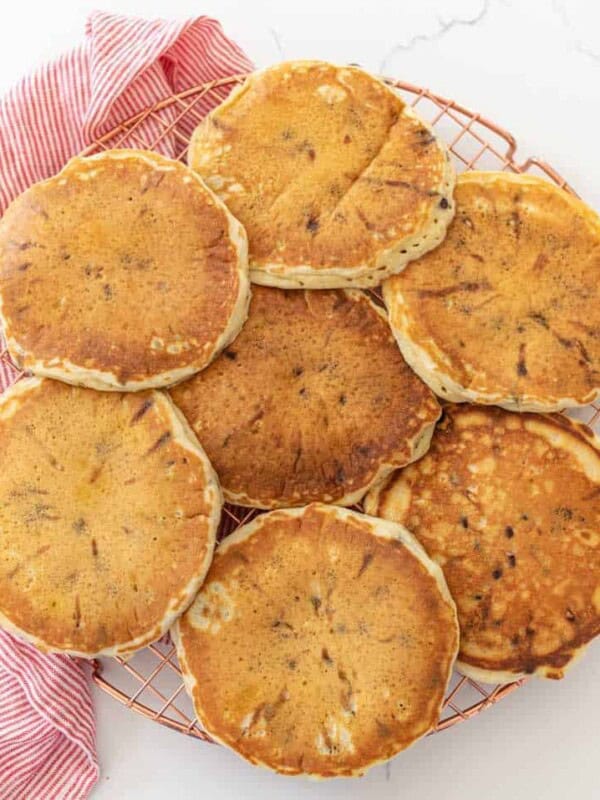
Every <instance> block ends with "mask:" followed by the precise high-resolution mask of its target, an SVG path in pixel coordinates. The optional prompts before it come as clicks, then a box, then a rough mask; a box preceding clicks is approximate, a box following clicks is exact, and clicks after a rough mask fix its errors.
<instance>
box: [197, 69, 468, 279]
mask: <svg viewBox="0 0 600 800" xmlns="http://www.w3.org/2000/svg"><path fill="white" fill-rule="evenodd" d="M188 162H189V164H190V166H191V167H192V168H193V169H195V170H197V171H198V172H199V173H200V174H201V175H202V177H203V178H204V179H205V181H206V182H207V183H208V185H209V186H210V187H211V188H212V189H213V190H214V191H215V192H217V194H218V195H219V196H220V197H221V198H222V199H223V200H224V201H225V202H226V203H227V205H228V207H229V208H230V209H231V211H232V212H233V213H234V214H235V215H236V217H237V218H238V219H239V220H240V221H241V222H242V223H243V224H244V225H245V227H246V229H247V232H248V239H249V251H250V269H251V272H250V277H251V279H252V280H253V281H254V282H255V283H260V284H263V285H267V286H278V287H281V288H284V289H285V288H298V287H300V288H302V287H305V288H309V289H328V288H338V287H342V288H343V287H348V286H353V287H367V286H376V285H378V284H379V283H381V281H382V280H383V279H384V278H386V277H388V276H389V275H393V274H395V273H397V272H400V270H402V269H403V268H404V267H405V265H406V264H407V263H408V262H409V261H411V260H412V259H414V258H418V257H419V256H420V255H422V254H423V253H425V252H427V251H428V250H431V248H432V247H435V246H436V245H437V244H439V242H440V241H441V240H442V238H443V237H444V234H445V231H446V227H447V225H448V223H449V222H450V220H451V218H452V215H453V213H454V203H453V202H452V191H453V187H454V170H453V167H452V165H451V163H450V159H449V155H448V152H447V150H446V148H445V146H444V145H443V144H442V143H441V142H440V141H439V140H438V139H437V137H436V135H435V134H434V133H433V131H432V130H431V128H430V127H429V125H427V123H425V122H423V121H422V120H420V119H419V118H418V117H417V116H416V114H415V113H414V112H413V111H412V109H411V108H410V107H407V106H406V104H405V103H404V102H403V100H402V99H401V98H400V96H399V95H398V94H397V93H396V92H394V91H393V90H392V89H390V88H389V87H388V86H386V85H385V84H384V83H383V82H382V81H380V80H378V79H377V78H375V77H373V76H371V75H369V74H367V73H366V72H363V71H362V70H360V69H357V68H356V67H337V66H333V65H332V64H327V63H324V62H321V61H292V62H288V63H284V64H278V65H276V66H274V67H269V68H268V69H265V70H262V71H261V72H256V73H254V74H253V75H251V76H250V77H249V78H247V80H246V81H245V83H244V84H243V85H242V86H241V87H240V88H238V89H237V90H235V91H233V92H232V93H231V94H230V95H229V97H228V98H227V100H225V102H224V103H222V104H221V105H220V106H219V107H218V108H216V109H215V110H214V111H213V112H212V113H211V114H209V115H208V117H206V119H205V120H204V121H203V122H202V123H201V124H200V126H199V127H198V128H197V129H196V131H195V132H194V134H193V136H192V140H191V144H190V149H189V156H188Z"/></svg>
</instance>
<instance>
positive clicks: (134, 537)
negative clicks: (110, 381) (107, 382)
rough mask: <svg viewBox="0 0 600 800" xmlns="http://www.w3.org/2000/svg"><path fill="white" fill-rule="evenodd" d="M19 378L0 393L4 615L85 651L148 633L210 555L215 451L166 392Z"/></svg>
mask: <svg viewBox="0 0 600 800" xmlns="http://www.w3.org/2000/svg"><path fill="white" fill-rule="evenodd" d="M18 387H19V388H18V391H17V393H16V394H12V399H8V398H7V397H5V398H3V401H2V404H1V405H0V454H1V455H0V624H5V625H7V626H8V627H9V629H13V627H16V628H17V629H18V631H19V632H20V633H24V634H25V635H26V636H28V637H29V638H31V639H32V640H33V641H34V642H35V643H36V644H38V645H39V646H41V647H42V648H44V649H63V650H70V651H74V652H77V653H80V654H83V655H94V654H96V653H99V652H105V653H106V654H111V655H114V654H116V653H118V652H122V651H123V650H129V649H135V648H137V647H141V646H143V645H145V644H148V643H149V642H151V641H153V640H154V639H156V638H158V637H159V636H160V635H161V634H162V633H164V632H165V630H166V628H167V627H168V626H169V625H170V624H171V623H172V621H173V619H174V616H175V615H176V613H177V612H179V613H180V612H181V611H183V609H184V608H185V607H186V606H187V604H188V603H189V602H190V601H191V599H192V598H193V596H194V594H195V591H197V588H198V586H199V584H200V581H201V579H202V577H203V576H204V574H205V572H206V570H207V569H208V564H209V563H210V558H211V555H212V548H213V545H214V537H215V529H216V525H217V524H218V518H219V512H220V493H219V488H218V485H217V483H216V481H215V477H214V473H213V472H212V470H211V468H210V464H209V463H208V461H207V459H206V457H205V456H204V454H203V453H202V451H201V450H200V448H199V447H198V445H197V443H196V444H194V443H193V438H191V439H190V440H189V443H188V442H187V440H186V439H185V438H184V437H182V430H183V429H182V427H181V423H179V422H177V419H176V417H175V416H174V415H175V413H176V412H175V410H174V409H173V407H172V405H171V403H170V402H169V400H168V397H167V396H166V395H164V394H162V393H158V392H144V393H142V394H117V393H106V392H102V393H100V392H93V391H91V390H87V389H78V388H75V387H71V386H67V385H65V384H62V383H59V382H55V381H50V380H43V381H39V380H38V379H32V380H31V381H28V382H25V383H24V384H23V385H18ZM23 389H25V392H24V393H23ZM8 397H10V395H9V396H8ZM190 436H191V434H190Z"/></svg>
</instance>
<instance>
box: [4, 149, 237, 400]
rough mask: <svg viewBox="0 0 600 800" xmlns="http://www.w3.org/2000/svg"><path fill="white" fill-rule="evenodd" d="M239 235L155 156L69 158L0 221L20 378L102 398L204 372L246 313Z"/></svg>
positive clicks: (211, 200)
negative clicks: (32, 376)
mask: <svg viewBox="0 0 600 800" xmlns="http://www.w3.org/2000/svg"><path fill="white" fill-rule="evenodd" d="M248 298H249V286H248V275H247V243H246V237H245V232H244V230H243V228H242V226H241V225H240V224H239V223H238V222H237V220H235V219H233V217H232V216H231V214H230V213H229V212H228V211H227V209H226V208H225V206H224V205H223V204H222V203H221V201H220V200H218V198H216V197H215V196H214V195H213V194H212V192H210V191H209V190H208V189H207V188H206V186H205V185H204V184H203V183H202V181H201V180H200V178H198V176H197V175H195V174H194V173H193V172H192V171H191V170H189V169H188V168H187V167H185V166H184V165H183V164H180V163H178V162H176V161H171V160H169V159H167V158H164V157H163V156H160V155H157V154H156V153H150V152H143V151H136V150H111V151H107V152H105V153H100V154H99V155H96V156H92V157H90V158H73V159H72V160H71V161H69V163H68V164H67V165H66V166H65V168H64V169H63V170H62V171H61V172H59V174H58V175H56V176H55V177H53V178H50V179H49V180H46V181H43V182H42V183H38V184H36V185H35V186H32V187H31V188H30V189H28V190H27V191H26V192H25V193H24V194H22V195H21V196H20V197H18V198H17V199H16V200H15V201H14V202H13V203H12V205H11V206H10V207H9V208H8V210H7V211H6V213H5V215H4V217H3V219H2V221H1V222H0V322H3V323H4V328H5V332H6V338H7V342H8V347H9V350H10V354H11V356H12V358H13V360H14V361H15V362H16V363H17V364H18V365H19V366H20V367H22V368H23V369H26V370H31V371H32V372H34V373H36V374H38V375H43V376H48V377H52V378H58V379H59V380H63V381H66V382H68V383H74V384H78V385H82V386H88V387H91V388H94V389H101V390H116V391H138V390H141V389H148V388H152V387H159V386H167V385H171V384H173V383H176V382H177V381H180V380H183V379H184V378H186V377H189V376H190V375H193V374H194V373H195V372H197V371H198V370H200V369H202V368H203V367H205V366H206V365H207V364H208V363H209V362H210V361H211V360H212V359H213V358H214V356H215V355H216V354H217V353H218V352H220V350H221V349H222V348H223V347H224V346H225V345H226V344H228V342H229V341H231V339H233V338H234V336H235V335H236V334H237V332H238V331H239V329H240V327H241V326H242V324H243V322H244V320H245V318H246V313H247V307H248Z"/></svg>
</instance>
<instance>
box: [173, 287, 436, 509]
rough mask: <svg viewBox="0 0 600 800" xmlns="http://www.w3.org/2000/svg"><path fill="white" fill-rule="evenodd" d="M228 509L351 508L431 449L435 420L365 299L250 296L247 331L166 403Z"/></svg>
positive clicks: (264, 291)
mask: <svg viewBox="0 0 600 800" xmlns="http://www.w3.org/2000/svg"><path fill="white" fill-rule="evenodd" d="M172 397H173V399H174V401H175V403H176V404H177V405H178V406H179V408H180V409H181V410H182V411H183V413H184V414H185V416H186V418H187V419H188V422H189V423H190V425H191V426H192V428H193V429H194V431H195V432H196V434H197V435H198V437H199V439H200V441H201V442H202V444H203V446H204V447H205V448H206V452H207V453H208V456H209V458H210V460H211V462H212V464H213V466H214V467H215V470H216V471H217V474H218V475H219V480H220V481H221V485H222V486H223V490H224V492H225V495H226V497H227V499H228V500H230V501H231V502H233V503H238V504H240V505H245V506H256V507H258V508H275V507H281V506H283V507H285V506H297V505H304V504H305V503H308V502H311V501H313V500H321V501H324V502H335V503H337V504H339V505H352V504H353V503H356V502H358V501H359V500H360V498H361V497H362V496H363V495H364V493H365V492H366V491H367V489H368V487H369V486H371V485H372V484H373V483H374V482H375V481H377V480H380V479H381V478H383V477H384V476H385V475H386V474H387V473H388V472H390V471H391V470H392V469H393V468H394V466H402V465H404V464H407V463H408V462H409V461H412V460H413V459H415V458H418V457H419V456H420V455H421V454H422V453H423V452H425V450H426V449H427V447H428V446H429V440H430V439H431V434H432V432H433V427H434V425H435V422H436V420H437V419H438V417H439V414H440V409H439V406H438V404H437V401H436V400H435V397H434V396H433V394H432V393H431V392H430V391H429V389H428V388H427V387H426V386H425V385H424V384H423V383H421V381H420V380H419V379H418V378H417V377H416V376H415V375H414V373H413V372H412V371H411V370H410V369H409V368H408V366H407V365H406V363H405V362H404V360H403V358H402V356H401V355H400V352H399V350H398V348H397V346H396V343H395V342H394V338H393V336H392V334H391V332H390V329H389V326H388V324H387V322H386V319H385V316H384V314H383V312H382V311H381V310H380V309H379V308H377V306H375V305H374V303H373V302H372V301H371V300H370V299H369V298H368V297H367V296H366V295H365V294H363V293H362V292H357V291H347V290H338V291H325V290H322V291H285V290H281V289H268V288H264V287H255V289H254V291H253V296H252V302H251V304H250V314H249V318H248V322H247V323H246V325H245V326H244V328H243V330H242V332H241V333H240V335H239V336H238V337H237V339H236V340H235V342H233V344H232V345H231V346H230V347H229V348H227V349H226V350H225V352H224V353H223V354H222V355H221V357H220V358H218V359H217V360H216V361H215V362H214V363H213V364H211V366H210V367H209V368H208V369H207V370H204V371H203V372H202V373H200V374H199V375H197V376H196V377H195V378H194V379H192V380H191V381H187V382H186V383H183V384H181V385H180V386H177V387H175V389H173V391H172Z"/></svg>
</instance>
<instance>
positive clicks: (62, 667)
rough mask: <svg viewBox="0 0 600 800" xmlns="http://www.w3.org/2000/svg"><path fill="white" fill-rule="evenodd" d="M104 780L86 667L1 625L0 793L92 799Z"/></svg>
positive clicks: (23, 798) (12, 798)
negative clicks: (100, 775)
mask: <svg viewBox="0 0 600 800" xmlns="http://www.w3.org/2000/svg"><path fill="white" fill-rule="evenodd" d="M97 779H98V762H97V760H96V744H95V726H94V710H93V707H92V700H91V697H90V692H89V688H88V684H87V681H86V678H85V675H84V673H83V669H82V668H81V667H80V666H79V665H78V664H77V663H76V662H75V661H73V660H72V659H70V658H69V657H68V656H61V655H55V656H45V655H43V654H42V653H40V652H39V651H38V650H36V648H35V647H33V645H30V644H28V643H27V642H21V641H19V640H17V639H14V638H13V637H11V636H9V634H8V633H6V632H5V631H0V797H1V798H2V800H55V798H83V797H87V795H88V793H89V791H90V790H91V788H92V786H93V785H94V784H95V782H96V781H97Z"/></svg>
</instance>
